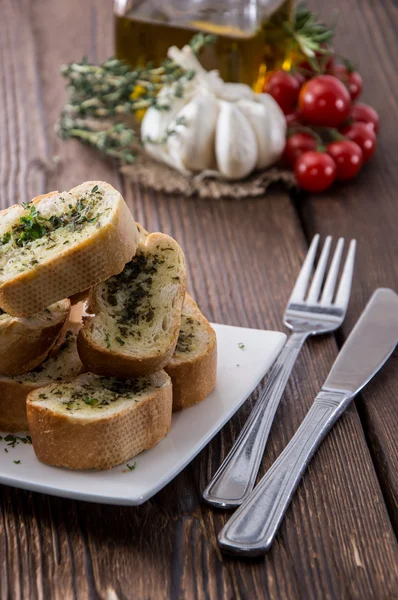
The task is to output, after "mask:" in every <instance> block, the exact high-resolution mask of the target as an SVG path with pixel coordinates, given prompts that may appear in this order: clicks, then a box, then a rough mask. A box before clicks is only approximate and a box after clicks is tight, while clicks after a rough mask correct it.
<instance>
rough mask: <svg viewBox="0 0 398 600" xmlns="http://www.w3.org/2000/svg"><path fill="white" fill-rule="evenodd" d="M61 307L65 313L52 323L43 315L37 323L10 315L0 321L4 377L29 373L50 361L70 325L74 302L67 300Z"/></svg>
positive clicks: (0, 352) (1, 362)
mask: <svg viewBox="0 0 398 600" xmlns="http://www.w3.org/2000/svg"><path fill="white" fill-rule="evenodd" d="M60 304H61V308H62V309H63V310H62V311H60V312H61V314H60V315H59V317H58V319H57V320H55V319H54V318H53V319H52V320H49V321H48V323H46V321H45V320H43V318H42V315H40V316H38V317H39V318H38V319H37V322H36V323H35V321H34V320H33V319H32V320H31V321H26V320H24V319H19V318H16V317H11V316H9V315H6V316H5V317H3V318H2V319H0V374H1V375H20V374H21V373H27V372H29V371H32V369H34V368H35V367H37V366H38V365H40V364H41V363H42V362H43V361H44V360H45V359H46V357H47V355H48V354H49V352H50V351H51V350H52V348H53V346H54V345H56V343H57V340H58V339H59V338H62V332H63V330H64V329H65V327H66V325H67V322H68V316H69V312H70V302H69V300H68V299H66V300H63V301H62V302H61V303H60ZM50 308H51V307H50Z"/></svg>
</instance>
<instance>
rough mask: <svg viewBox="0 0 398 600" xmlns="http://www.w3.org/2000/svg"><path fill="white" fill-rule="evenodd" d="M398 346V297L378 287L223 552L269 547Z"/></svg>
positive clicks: (223, 536) (225, 538)
mask: <svg viewBox="0 0 398 600" xmlns="http://www.w3.org/2000/svg"><path fill="white" fill-rule="evenodd" d="M397 344H398V295H397V294H396V293H395V292H394V291H393V290H390V289H386V288H379V289H378V290H376V291H375V293H374V294H373V296H372V297H371V299H370V300H369V302H368V304H367V306H366V308H365V310H364V312H363V313H362V316H361V317H360V318H359V320H358V322H357V324H356V325H355V327H354V329H353V330H352V332H351V334H350V335H349V337H348V339H347V341H346V343H345V344H344V346H343V348H342V349H341V351H340V353H339V355H338V357H337V359H336V361H335V363H334V365H333V367H332V369H331V371H330V373H329V376H328V377H327V379H326V381H325V384H324V386H323V387H322V390H321V391H320V393H319V394H318V395H317V397H316V399H315V401H314V403H313V404H312V406H311V408H310V410H309V411H308V414H307V416H306V417H305V419H304V421H303V422H302V423H301V425H300V427H299V428H298V430H297V431H296V433H295V435H294V436H293V438H292V439H291V441H290V442H289V444H288V445H287V446H286V448H285V449H284V451H283V452H282V454H281V455H280V456H279V457H278V459H277V460H276V461H275V462H274V464H273V465H272V466H271V468H270V469H269V470H268V471H267V473H266V474H265V475H264V477H263V478H262V479H261V481H260V482H259V484H258V485H257V487H255V488H254V490H253V492H252V493H251V494H250V496H249V497H248V498H247V500H246V501H245V502H244V503H243V504H242V505H241V506H240V507H239V508H238V510H237V511H236V512H235V513H234V514H233V516H232V517H231V518H230V520H229V521H228V522H227V524H226V525H225V526H224V528H223V529H222V530H221V532H220V533H219V536H218V542H219V545H220V547H221V549H222V550H224V551H226V552H228V553H231V554H240V555H244V556H258V555H261V554H264V553H265V552H266V551H267V550H268V549H269V547H270V546H271V544H272V542H273V539H274V537H275V534H276V532H277V530H278V528H279V525H280V523H281V521H282V519H283V517H284V514H285V512H286V509H287V507H288V505H289V503H290V501H291V499H292V497H293V494H294V491H295V489H296V487H297V485H298V484H299V481H300V479H301V477H302V475H303V473H304V471H305V470H306V468H307V466H308V464H309V461H310V460H311V458H312V456H313V455H314V453H315V451H316V450H317V448H318V447H319V445H320V443H321V442H322V440H323V439H324V438H325V436H326V435H327V433H328V432H329V431H330V429H331V428H332V427H333V425H334V424H335V422H336V421H337V419H338V418H339V417H340V415H341V414H342V413H343V412H344V410H345V409H346V408H347V406H348V405H349V404H350V402H351V400H352V398H353V397H354V396H355V395H356V394H357V393H358V392H359V391H360V390H361V389H362V388H363V387H364V386H365V385H366V384H367V383H368V381H370V379H371V378H372V377H373V376H374V375H375V374H376V373H377V371H378V370H379V369H380V368H381V367H382V366H383V364H384V363H385V362H386V360H387V359H388V357H389V356H390V355H391V354H392V352H393V351H394V349H395V347H396V345H397Z"/></svg>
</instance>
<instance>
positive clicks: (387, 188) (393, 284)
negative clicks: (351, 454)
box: [298, 0, 398, 533]
mask: <svg viewBox="0 0 398 600" xmlns="http://www.w3.org/2000/svg"><path fill="white" fill-rule="evenodd" d="M312 4H313V6H315V5H316V6H317V8H318V9H319V10H320V12H321V14H322V16H323V17H324V18H325V19H328V18H329V20H330V17H331V14H330V13H331V8H330V4H329V3H327V2H326V1H324V2H319V1H318V2H313V3H312ZM334 8H335V9H338V11H339V24H338V27H337V30H336V31H337V36H336V45H337V47H338V48H339V49H341V52H342V53H343V54H346V55H347V56H349V57H350V58H351V59H352V61H353V62H354V64H357V65H359V68H360V71H361V73H363V79H364V93H363V98H362V100H363V101H364V102H366V103H369V104H370V105H371V106H374V107H375V108H376V110H377V111H378V112H379V114H380V121H381V129H380V135H379V136H378V149H377V152H376V154H375V156H374V157H373V159H372V161H371V162H370V163H369V164H367V165H366V166H365V167H364V169H363V171H362V173H361V175H360V177H359V179H358V180H356V181H355V182H353V184H352V185H343V186H340V187H336V189H334V190H333V192H332V193H331V194H327V195H325V196H323V197H318V198H311V197H309V198H306V199H303V200H302V201H300V202H299V203H298V208H299V212H300V215H301V219H302V222H303V223H304V224H305V230H306V233H307V236H308V237H312V235H313V234H314V233H315V232H317V231H318V232H320V233H321V234H323V235H327V234H333V235H334V236H336V237H338V236H344V237H345V238H346V239H350V238H351V237H353V238H357V240H358V252H357V259H356V267H355V280H354V286H353V293H352V298H351V302H350V310H349V312H348V315H347V319H346V321H345V323H344V325H343V327H342V330H341V332H339V334H340V336H341V337H340V338H339V342H340V343H342V342H343V340H344V339H345V338H346V337H347V335H348V333H349V332H350V331H351V329H352V327H353V325H354V323H355V319H356V316H357V314H358V313H359V312H360V311H361V310H362V309H363V308H364V306H365V304H366V302H367V301H368V299H369V297H370V296H371V294H372V293H373V291H374V290H375V289H376V288H377V287H390V288H392V289H395V290H396V291H398V260H397V258H398V236H397V220H398V207H397V193H396V190H397V188H398V157H397V152H396V147H397V142H396V135H395V131H394V128H393V127H391V126H390V123H391V118H392V115H397V114H398V79H397V77H396V73H395V71H396V60H395V54H396V34H397V25H398V9H397V6H396V5H394V4H392V3H391V2H388V1H383V2H362V1H360V0H356V1H355V2H350V3H349V6H348V3H346V2H344V1H342V0H339V1H336V2H335V3H334ZM352 23H355V25H356V27H355V35H352ZM360 39H363V40H364V42H363V43H358V40H360ZM365 40H366V43H365ZM394 48H395V52H394ZM394 118H395V117H394ZM347 215H349V218H347ZM397 360H398V356H397V353H396V354H395V356H394V357H393V358H392V360H391V361H390V362H389V363H388V364H387V365H386V367H385V368H384V369H383V371H382V373H381V374H380V375H378V376H377V378H376V379H375V380H374V381H373V382H372V383H371V384H370V385H369V386H368V387H366V388H365V390H364V392H363V393H362V394H361V396H360V397H359V398H358V399H357V400H356V404H357V407H358V410H359V413H360V416H361V420H362V424H363V426H364V429H365V435H366V437H367V440H368V442H369V447H370V452H371V454H372V458H373V460H374V463H375V467H376V471H377V474H378V477H379V479H380V483H381V486H382V489H383V493H384V495H385V499H386V502H387V505H388V508H389V513H390V516H391V518H392V519H393V522H394V525H395V531H396V533H397V532H398V476H397V473H398V442H397V440H398V420H397V418H396V415H397V404H396V398H397V396H398V378H397V376H396V374H397Z"/></svg>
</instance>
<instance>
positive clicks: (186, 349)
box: [0, 181, 217, 469]
mask: <svg viewBox="0 0 398 600" xmlns="http://www.w3.org/2000/svg"><path fill="white" fill-rule="evenodd" d="M185 287H186V267H185V259H184V254H183V252H182V250H181V248H180V246H179V245H178V244H177V242H176V241H175V240H174V239H173V238H171V237H170V236H168V235H165V234H162V233H152V234H150V233H148V232H147V231H145V230H144V229H143V228H142V227H141V226H140V225H138V224H137V223H135V221H134V219H133V217H132V215H131V213H130V211H129V209H128V207H127V205H126V204H125V202H124V200H123V198H122V196H121V195H120V193H119V192H117V191H116V190H115V189H114V188H113V187H112V186H110V185H109V184H107V183H104V182H100V181H94V182H86V183H83V184H82V185H80V186H78V187H76V188H74V189H73V190H71V191H70V192H62V193H59V192H51V193H50V194H46V195H44V196H39V197H38V198H35V199H34V200H33V201H32V202H31V203H29V204H24V205H14V206H12V207H11V208H9V209H7V210H5V211H2V212H0V307H1V308H0V339H1V341H2V344H1V348H0V430H2V431H9V432H15V431H22V430H27V429H28V430H29V432H30V435H31V438H32V443H33V448H34V451H35V453H36V455H37V457H38V458H39V459H40V460H41V461H43V462H45V463H47V464H50V465H56V466H61V467H67V468H71V469H90V468H96V469H108V468H111V467H113V466H116V465H118V464H121V463H123V462H125V461H127V460H130V459H131V458H133V457H134V456H135V455H136V454H138V453H139V452H142V451H143V450H146V449H148V448H151V447H152V446H154V445H155V444H156V443H158V442H159V441H160V440H161V439H162V438H163V437H164V436H165V435H166V433H167V432H168V430H169V428H170V425H171V417H172V411H173V410H180V409H183V408H187V407H189V406H192V405H193V404H195V403H197V402H199V401H201V400H204V399H205V398H206V397H207V396H208V394H209V393H210V392H211V391H212V390H213V389H214V387H215V383H216V364H217V350H216V336H215V332H214V330H213V329H212V328H211V326H210V324H209V323H208V321H207V320H206V319H205V317H204V316H203V315H202V313H201V312H200V310H199V308H198V307H197V305H196V303H195V302H194V301H193V299H192V298H191V297H190V296H189V295H188V294H186V290H185ZM82 300H86V303H85V309H84V314H85V316H84V317H83V320H82V321H80V320H79V321H80V322H78V323H72V321H71V320H70V318H69V314H70V309H71V304H75V303H76V302H79V301H82ZM74 312H75V313H76V311H75V309H74Z"/></svg>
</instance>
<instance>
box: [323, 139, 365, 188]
mask: <svg viewBox="0 0 398 600" xmlns="http://www.w3.org/2000/svg"><path fill="white" fill-rule="evenodd" d="M327 153H328V154H329V155H330V156H331V157H332V158H333V160H334V162H335V163H336V168H337V175H336V179H337V181H347V180H348V179H353V178H354V177H356V176H357V175H358V173H359V171H360V169H361V167H362V163H363V159H362V150H361V148H360V147H359V146H358V144H356V143H355V142H351V141H350V140H342V141H341V142H340V141H338V142H332V143H331V144H328V146H327Z"/></svg>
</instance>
